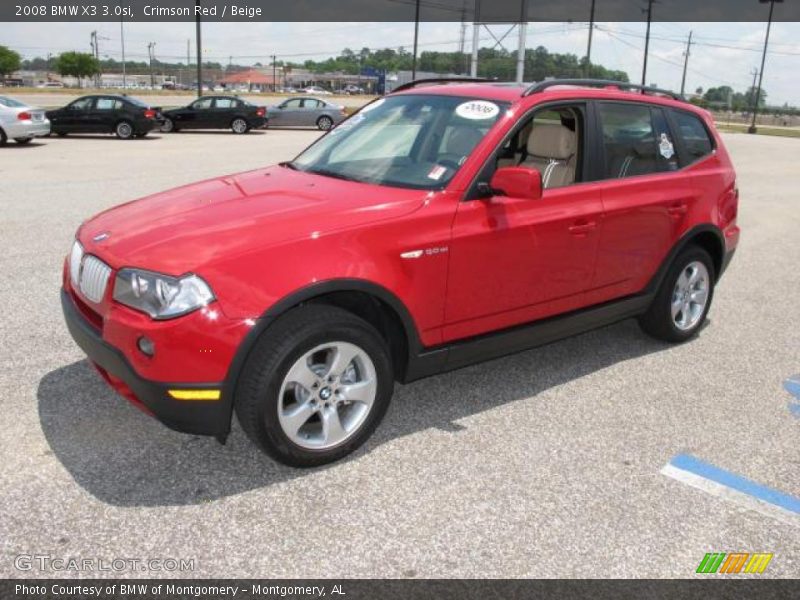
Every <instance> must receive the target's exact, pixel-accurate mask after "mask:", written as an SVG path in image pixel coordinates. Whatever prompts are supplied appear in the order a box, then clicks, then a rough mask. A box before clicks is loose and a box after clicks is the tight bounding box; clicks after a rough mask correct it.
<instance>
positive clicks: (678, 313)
mask: <svg viewBox="0 0 800 600" xmlns="http://www.w3.org/2000/svg"><path fill="white" fill-rule="evenodd" d="M710 282H711V278H710V277H709V275H708V269H707V268H706V266H705V265H704V264H703V263H702V262H700V261H697V260H696V261H693V262H690V263H689V264H688V265H686V267H684V269H683V270H682V271H681V273H680V275H678V279H677V281H676V282H675V287H674V288H673V290H672V300H671V303H670V310H671V314H672V322H673V323H674V324H675V327H677V328H678V329H680V330H681V331H688V330H689V329H692V328H693V327H694V326H695V325H697V323H698V322H699V321H700V319H701V318H702V317H703V313H704V312H705V310H706V304H708V292H709V285H710Z"/></svg>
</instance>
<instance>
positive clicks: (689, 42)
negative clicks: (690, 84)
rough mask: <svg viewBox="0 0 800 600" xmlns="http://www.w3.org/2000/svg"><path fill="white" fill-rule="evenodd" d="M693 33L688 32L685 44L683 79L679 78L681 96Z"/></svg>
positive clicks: (684, 85)
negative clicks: (687, 39)
mask: <svg viewBox="0 0 800 600" xmlns="http://www.w3.org/2000/svg"><path fill="white" fill-rule="evenodd" d="M693 33H694V31H690V32H689V41H687V42H686V58H685V59H684V61H683V77H682V78H681V96H683V91H684V90H685V89H686V70H687V69H688V68H689V53H690V52H691V49H692V34H693Z"/></svg>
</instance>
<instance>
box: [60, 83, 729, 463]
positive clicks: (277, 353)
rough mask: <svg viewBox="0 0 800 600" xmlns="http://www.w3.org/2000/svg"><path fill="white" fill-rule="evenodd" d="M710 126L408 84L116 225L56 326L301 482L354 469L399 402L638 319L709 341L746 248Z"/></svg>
mask: <svg viewBox="0 0 800 600" xmlns="http://www.w3.org/2000/svg"><path fill="white" fill-rule="evenodd" d="M737 204H738V191H737V187H736V177H735V174H734V170H733V167H732V165H731V161H730V158H729V157H728V153H727V152H726V151H725V148H724V146H723V144H722V140H721V139H720V137H719V135H718V134H717V132H716V131H715V129H714V124H713V122H712V120H711V117H710V116H709V114H708V113H706V112H705V111H703V110H700V109H698V108H695V107H694V106H692V105H691V104H688V103H686V102H684V101H683V100H682V99H680V98H679V97H676V96H674V95H672V94H671V93H669V92H664V91H662V90H655V89H651V88H640V87H638V86H633V85H630V84H623V83H613V82H602V81H592V80H560V81H559V80H556V81H548V82H545V83H541V84H537V85H534V86H531V87H527V88H526V87H524V86H518V85H509V84H498V83H491V82H477V81H461V82H460V83H455V82H452V81H448V80H437V81H428V82H416V83H415V84H410V85H408V86H404V87H403V88H401V89H400V90H397V91H396V92H395V93H392V94H391V95H389V96H387V97H385V98H380V99H378V100H376V101H374V102H372V103H370V104H368V105H367V106H365V107H364V108H363V109H361V110H360V111H359V112H358V113H356V114H355V115H354V116H352V117H351V118H349V119H348V120H346V121H344V122H343V123H342V124H341V125H339V126H337V127H336V128H335V129H333V130H332V131H331V132H329V133H328V134H326V135H324V136H322V137H321V138H319V139H318V140H317V141H316V142H315V143H313V144H312V145H311V146H310V147H309V148H307V149H306V150H305V151H304V152H303V153H302V154H300V156H298V157H297V158H296V159H294V160H293V161H291V162H285V163H281V164H280V165H277V166H272V167H267V168H263V169H258V170H255V171H250V172H247V173H242V174H238V175H231V176H227V177H219V178H216V179H211V180H208V181H204V182H201V183H196V184H192V185H188V186H185V187H181V188H178V189H174V190H171V191H168V192H164V193H161V194H156V195H154V196H150V197H147V198H143V199H141V200H137V201H135V202H131V203H128V204H125V205H122V206H119V207H116V208H113V209H111V210H108V211H106V212H103V213H101V214H99V215H97V216H95V217H94V218H92V219H91V220H89V221H87V222H86V223H84V224H83V225H82V226H81V228H80V229H79V231H78V233H77V239H76V241H75V243H74V246H73V248H72V251H71V253H70V255H69V256H68V258H67V260H66V263H65V267H64V277H63V292H62V305H63V310H64V314H65V317H66V321H67V325H68V327H69V330H70V332H71V334H72V336H73V337H74V338H75V340H76V341H77V343H78V345H79V346H80V347H81V348H82V349H83V350H84V351H85V352H86V354H88V355H89V357H90V359H91V361H92V363H94V365H95V366H96V367H97V369H98V371H99V372H100V373H101V374H102V376H103V377H104V378H105V379H106V380H107V381H108V383H110V384H111V385H112V386H113V387H114V388H115V389H116V390H118V391H119V392H120V393H121V394H123V395H124V396H126V397H127V398H128V399H129V400H131V401H132V402H134V403H135V404H136V405H137V406H139V407H140V408H141V409H143V410H145V411H146V412H148V413H151V414H153V415H155V416H156V417H157V418H158V419H160V420H161V421H162V422H163V423H165V424H166V425H167V426H169V427H171V428H174V429H177V430H179V431H185V432H189V433H194V434H207V435H213V436H216V437H217V439H218V440H220V441H224V440H225V438H226V436H227V435H228V432H229V430H230V425H231V418H232V413H233V411H236V414H237V416H238V418H239V421H240V422H241V424H242V427H243V428H244V430H245V431H246V432H247V434H248V435H249V436H250V437H251V438H252V440H253V441H254V442H255V443H257V444H258V445H259V446H260V447H261V448H263V449H264V450H265V451H266V452H267V453H269V454H270V455H271V456H273V457H274V458H276V459H277V460H280V461H282V462H284V463H287V464H291V465H296V466H313V465H319V464H322V463H326V462H330V461H333V460H336V459H338V458H341V457H343V456H345V455H346V454H348V453H349V452H352V451H353V450H354V449H355V448H357V447H358V446H359V445H360V444H362V443H363V442H364V441H365V440H366V439H367V438H368V437H369V435H370V434H371V433H372V431H373V430H374V429H375V428H376V426H377V425H378V423H379V421H380V420H381V417H382V416H383V415H384V413H385V412H386V408H387V406H388V404H389V399H390V398H391V396H392V388H393V384H394V382H395V381H401V382H407V381H412V380H415V379H419V378H421V377H426V376H429V375H434V374H437V373H441V372H442V371H446V370H449V369H455V368H458V367H462V366H465V365H468V364H471V363H475V362H478V361H481V360H485V359H489V358H494V357H498V356H501V355H504V354H508V353H511V352H516V351H518V350H522V349H525V348H530V347H532V346H536V345H539V344H544V343H547V342H552V341H553V340H556V339H559V338H563V337H565V336H569V335H573V334H576V333H579V332H583V331H586V330H588V329H591V328H594V327H599V326H602V325H606V324H609V323H612V322H614V321H619V320H621V319H626V318H629V317H637V318H638V319H639V322H640V323H641V326H642V328H643V329H644V330H645V331H646V332H648V333H649V334H652V335H653V336H655V337H657V338H659V339H663V340H668V341H671V342H681V341H684V340H687V339H689V338H690V337H691V336H692V335H694V334H695V333H696V332H697V331H698V330H699V329H700V327H701V326H702V325H703V322H704V319H705V317H706V314H707V312H708V309H709V306H710V305H711V298H712V294H713V292H714V286H715V284H716V283H717V281H719V278H720V276H721V275H722V273H723V271H724V270H725V267H726V266H727V264H728V263H729V261H730V259H731V256H732V255H733V252H734V249H735V247H736V244H737V241H738V238H739V228H738V227H737V225H736V212H737Z"/></svg>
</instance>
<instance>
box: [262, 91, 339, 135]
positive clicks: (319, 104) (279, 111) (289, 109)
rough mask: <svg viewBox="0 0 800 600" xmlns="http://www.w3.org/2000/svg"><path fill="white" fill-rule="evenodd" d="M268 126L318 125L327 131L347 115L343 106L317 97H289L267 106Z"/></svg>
mask: <svg viewBox="0 0 800 600" xmlns="http://www.w3.org/2000/svg"><path fill="white" fill-rule="evenodd" d="M267 116H268V117H269V126H270V127H276V126H277V127H314V126H316V127H318V128H319V129H321V130H323V131H327V130H328V129H330V128H331V127H333V126H334V125H336V124H337V123H339V122H340V121H343V120H344V119H345V118H346V117H347V113H346V112H345V110H344V106H339V105H338V104H332V103H330V102H326V101H325V100H320V99H319V98H309V97H307V96H301V97H299V98H289V99H288V100H284V101H283V102H281V103H280V104H278V105H276V106H268V107H267Z"/></svg>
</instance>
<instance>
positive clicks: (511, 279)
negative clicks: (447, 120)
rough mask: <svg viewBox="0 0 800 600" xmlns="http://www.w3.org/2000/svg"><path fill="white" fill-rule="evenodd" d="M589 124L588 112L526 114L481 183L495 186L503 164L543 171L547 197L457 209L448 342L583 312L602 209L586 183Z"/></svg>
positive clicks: (489, 199)
mask: <svg viewBox="0 0 800 600" xmlns="http://www.w3.org/2000/svg"><path fill="white" fill-rule="evenodd" d="M586 123H587V118H586V112H585V110H584V107H583V106H577V105H576V106H562V107H558V108H557V109H556V110H552V109H543V110H539V111H537V112H536V113H535V114H534V116H533V117H530V116H529V117H523V119H522V120H521V123H520V124H519V125H518V127H517V129H516V133H514V134H513V135H512V136H511V137H510V139H508V140H506V141H505V142H504V143H503V145H502V147H501V148H498V150H497V152H496V153H495V155H494V157H493V158H492V159H491V161H490V163H489V170H488V172H487V169H484V171H483V172H482V173H481V175H480V176H479V180H486V181H488V180H489V179H490V175H491V173H492V172H493V170H494V169H495V168H498V167H497V163H498V162H499V165H500V166H522V167H526V168H536V169H537V170H539V171H540V173H542V175H543V180H544V181H545V182H546V184H545V187H544V189H543V193H542V197H541V198H539V199H536V200H532V199H529V198H512V197H508V196H503V195H496V194H492V193H489V194H487V195H486V196H485V197H482V198H476V199H469V200H465V201H462V202H461V203H460V204H459V206H458V209H457V213H456V217H455V220H454V223H453V236H452V240H451V243H450V248H449V253H450V271H449V276H448V282H447V301H446V308H445V328H444V338H445V339H444V341H451V340H457V339H461V338H467V337H471V336H475V335H480V334H483V333H487V332H490V331H496V330H498V329H503V328H506V327H512V326H515V325H520V324H523V323H528V322H531V321H535V320H538V319H542V318H546V317H550V316H553V315H557V314H561V313H565V312H569V311H571V310H575V309H578V308H581V307H582V306H583V305H584V301H585V298H584V292H585V291H586V290H587V289H588V288H589V286H590V285H591V281H592V277H593V274H594V266H595V258H596V252H597V245H598V239H599V235H600V231H601V228H602V212H603V207H602V200H601V196H600V191H599V189H598V186H597V184H594V183H589V182H586V181H585V179H586V175H585V173H587V172H588V171H587V170H586V168H585V165H584V163H585V161H584V156H583V154H584V148H585V147H586V144H585V143H584V137H585V132H586V130H587V127H586ZM536 136H539V137H538V138H537V139H536V141H534V138H536ZM492 162H494V164H492ZM552 165H555V166H552Z"/></svg>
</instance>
